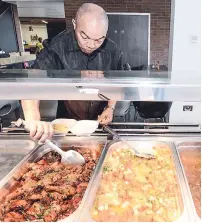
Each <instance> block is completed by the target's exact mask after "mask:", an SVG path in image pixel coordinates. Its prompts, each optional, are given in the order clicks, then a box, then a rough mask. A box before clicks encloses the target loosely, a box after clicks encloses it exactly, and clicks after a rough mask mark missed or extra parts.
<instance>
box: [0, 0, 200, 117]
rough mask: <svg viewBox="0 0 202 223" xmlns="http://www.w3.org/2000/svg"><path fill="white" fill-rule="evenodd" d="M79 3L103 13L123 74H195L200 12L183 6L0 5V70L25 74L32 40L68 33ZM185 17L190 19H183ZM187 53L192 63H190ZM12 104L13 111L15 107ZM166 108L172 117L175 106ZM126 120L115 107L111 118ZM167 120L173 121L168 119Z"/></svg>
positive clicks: (126, 110) (138, 2) (127, 0)
mask: <svg viewBox="0 0 202 223" xmlns="http://www.w3.org/2000/svg"><path fill="white" fill-rule="evenodd" d="M84 2H93V3H97V4H99V5H100V6H102V7H103V8H104V9H105V10H106V11H107V13H108V16H109V21H110V22H109V33H108V34H109V37H110V38H112V39H113V40H114V41H115V42H116V43H117V44H118V45H119V47H120V48H121V50H122V51H123V53H124V57H125V68H126V69H132V70H154V71H165V70H171V68H172V70H173V71H174V70H193V69H196V70H198V68H199V67H198V64H200V62H198V60H199V58H200V57H199V56H197V55H199V54H200V53H199V50H197V49H198V46H199V45H200V41H199V36H200V34H199V30H200V29H199V28H198V25H197V24H199V23H196V21H198V20H197V19H198V17H197V16H198V15H199V13H197V10H199V8H200V7H198V5H199V3H197V2H196V3H195V4H192V3H191V2H190V1H188V0H185V1H183V0H178V1H174V0H153V1H151V0H117V1H115V0H99V1H98V0H94V1H91V0H88V1H84V0H78V1H73V0H57V1H56V0H35V1H28V0H27V1H26V0H18V1H9V0H3V1H2V0H0V33H1V34H0V48H1V49H2V50H3V51H4V52H5V54H1V55H0V57H1V58H0V68H1V69H5V68H29V66H31V65H32V64H33V61H34V59H35V57H36V55H35V50H36V43H37V37H42V38H43V39H45V38H50V39H51V38H53V37H54V36H55V35H57V34H58V33H60V32H62V31H63V30H64V29H65V28H66V29H71V28H72V24H71V20H72V18H73V17H74V16H75V13H76V11H77V9H78V7H79V6H80V5H81V4H83V3H84ZM198 2H199V1H198ZM197 4H198V5H197ZM182 9H183V10H182ZM190 11H192V12H196V13H195V14H192V16H189V15H190V13H189V12H190ZM117 21H118V22H117ZM174 21H175V22H174ZM126 24H127V25H126ZM185 24H186V25H185ZM174 31H175V32H174ZM172 49H175V51H172ZM193 53H195V55H196V57H195V59H194V60H190V56H189V55H193ZM177 78H180V77H179V76H178V77H177ZM182 78H184V76H183V73H182ZM4 104H5V102H0V107H2V106H3V105H4ZM14 104H15V105H14V106H13V107H14V108H15V107H19V103H18V102H14ZM43 104H44V105H43ZM56 106H57V105H56V102H50V101H49V102H44V103H42V110H44V111H45V112H44V114H46V115H47V116H49V114H48V113H51V114H50V116H52V115H53V114H54V112H53V111H54V109H55V107H56ZM50 108H51V109H50ZM172 108H175V109H173V114H175V113H176V112H175V110H179V109H181V104H180V105H175V106H174V105H173V106H172ZM198 110H200V109H197V111H198ZM128 114H132V115H129V117H130V118H129V120H134V106H133V104H131V103H130V102H128V103H127V102H121V103H119V104H118V106H117V109H116V113H115V115H116V116H117V117H121V119H120V120H125V119H126V118H127V119H128ZM118 119H119V118H118ZM171 119H172V120H173V121H175V120H176V117H174V116H173V118H172V115H170V120H171ZM178 119H179V117H177V120H178ZM183 120H187V119H186V117H184V116H182V121H183Z"/></svg>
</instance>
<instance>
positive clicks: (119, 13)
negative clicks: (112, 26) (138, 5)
mask: <svg viewBox="0 0 202 223" xmlns="http://www.w3.org/2000/svg"><path fill="white" fill-rule="evenodd" d="M107 15H147V16H148V64H147V65H148V66H149V65H150V53H151V52H150V44H151V43H150V41H151V40H150V38H151V37H150V35H151V34H150V33H151V30H150V27H151V24H150V22H151V14H150V13H139V12H137V13H135V12H134V13H130V12H129V13H128V12H107Z"/></svg>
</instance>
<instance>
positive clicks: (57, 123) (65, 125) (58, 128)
mask: <svg viewBox="0 0 202 223" xmlns="http://www.w3.org/2000/svg"><path fill="white" fill-rule="evenodd" d="M76 123H77V121H76V120H75V119H62V118H61V119H55V120H53V121H52V125H53V129H54V132H55V133H59V134H66V133H68V132H69V130H70V129H71V128H72V127H73V126H74V125H75V124H76Z"/></svg>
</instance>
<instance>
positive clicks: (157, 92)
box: [0, 70, 201, 102]
mask: <svg viewBox="0 0 202 223" xmlns="http://www.w3.org/2000/svg"><path fill="white" fill-rule="evenodd" d="M179 73H180V71H179ZM188 75H189V77H190V78H188V79H187V80H186V78H185V79H184V80H186V82H185V81H183V79H181V81H179V80H178V79H176V78H172V72H150V71H104V75H103V77H97V78H94V77H93V78H92V77H91V78H83V77H81V72H80V71H68V70H50V71H44V70H0V90H1V93H0V100H2V99H11V100H16V99H40V100H50V98H51V100H122V101H124V100H132V101H184V102H186V101H192V102H200V101H201V96H200V89H201V85H200V82H199V81H196V82H194V81H193V79H192V78H191V77H192V76H193V72H190V73H189V72H185V71H184V76H185V77H186V76H188ZM174 76H175V77H176V75H174ZM190 79H192V81H190ZM81 89H82V90H81ZM101 95H102V97H101Z"/></svg>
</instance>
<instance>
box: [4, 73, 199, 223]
mask: <svg viewBox="0 0 202 223" xmlns="http://www.w3.org/2000/svg"><path fill="white" fill-rule="evenodd" d="M76 75H77V76H76ZM191 75H192V77H193V78H191V79H190V78H188V77H190V72H187V73H186V72H165V73H160V72H158V73H151V72H147V71H146V72H133V71H131V72H126V71H107V72H105V74H104V76H105V78H102V79H99V78H98V79H96V78H95V79H85V78H84V79H83V78H81V76H80V72H76V73H75V72H74V71H66V70H63V71H38V70H33V71H18V70H15V71H9V70H5V71H4V72H1V77H2V82H0V88H1V94H0V99H2V100H3V99H10V100H16V99H17V100H23V99H40V100H50V98H51V99H52V100H103V97H102V98H101V97H100V95H104V96H105V100H108V99H110V100H114V101H153V102H155V101H156V102H172V103H173V105H172V106H171V109H170V116H169V123H112V124H111V125H110V126H111V127H112V129H113V130H115V131H116V132H117V133H119V135H120V136H121V137H122V139H123V140H124V141H127V143H126V144H129V147H127V148H126V146H125V145H124V143H123V142H120V141H117V139H115V138H114V137H113V136H112V135H111V134H109V133H108V132H105V131H103V129H102V128H100V129H98V130H97V131H96V132H95V133H93V134H92V135H91V136H90V137H89V136H88V137H87V136H86V137H76V136H74V135H73V134H69V133H68V134H66V135H65V136H61V135H55V136H54V137H53V143H56V145H58V146H59V147H60V148H62V149H63V150H65V151H66V150H69V149H73V150H76V151H77V152H79V153H81V154H82V155H83V156H84V158H85V160H86V163H85V164H84V165H83V166H82V167H78V166H77V167H73V166H71V167H70V166H68V165H65V164H62V163H60V158H59V157H58V155H56V154H54V153H48V154H44V153H45V152H50V151H49V149H50V148H49V147H47V146H46V145H39V146H38V145H36V144H35V142H33V141H31V140H30V138H29V135H28V133H26V132H25V131H24V129H19V128H17V129H15V127H13V126H11V127H9V128H2V131H1V133H0V167H1V168H0V178H1V182H0V195H1V196H0V197H1V202H0V205H1V208H0V210H1V212H0V220H1V221H11V220H12V221H13V219H15V220H16V219H17V220H18V221H81V222H82V221H123V220H124V221H136V222H145V221H156V222H165V221H180V222H186V221H190V222H194V221H195V222H196V221H199V220H200V207H201V202H200V200H201V197H200V189H201V178H200V172H201V169H200V166H201V165H200V163H201V138H200V137H201V128H200V121H199V120H200V116H201V113H200V101H201V98H200V89H201V86H200V82H199V80H200V79H199V78H200V76H201V75H200V73H197V74H195V73H193V72H192V73H191ZM186 77H187V78H188V79H187V78H186ZM194 77H195V78H194ZM53 89H54V90H53ZM106 98H107V99H106ZM177 122H178V123H177ZM185 123H188V124H185ZM145 143H147V144H145ZM145 145H147V146H148V147H150V146H153V148H154V152H155V159H150V160H146V159H144V158H140V157H136V156H135V155H134V153H133V151H132V150H131V148H137V147H139V148H141V147H142V149H145V148H146V147H147V146H145ZM46 170H47V171H46ZM36 173H37V174H36ZM30 183H31V185H30ZM15 193H17V195H16V194H15ZM42 195H43V196H44V197H41V196H42ZM58 202H59V206H58Z"/></svg>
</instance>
